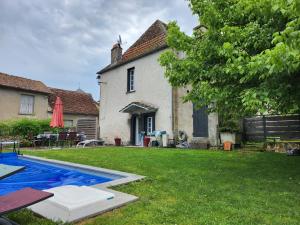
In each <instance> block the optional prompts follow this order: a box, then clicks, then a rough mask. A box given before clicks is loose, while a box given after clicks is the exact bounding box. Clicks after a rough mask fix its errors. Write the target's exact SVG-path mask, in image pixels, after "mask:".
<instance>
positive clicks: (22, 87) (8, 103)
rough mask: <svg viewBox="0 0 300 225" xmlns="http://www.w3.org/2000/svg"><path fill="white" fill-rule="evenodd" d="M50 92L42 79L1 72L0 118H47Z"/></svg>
mask: <svg viewBox="0 0 300 225" xmlns="http://www.w3.org/2000/svg"><path fill="white" fill-rule="evenodd" d="M50 93H51V90H50V89H49V88H48V87H47V86H46V85H45V84H43V83H42V82H41V81H37V80H31V79H26V78H23V77H18V76H12V75H8V74H5V73H0V108H1V110H0V120H9V119H19V118H36V119H47V118H48V111H47V109H48V96H49V95H50Z"/></svg>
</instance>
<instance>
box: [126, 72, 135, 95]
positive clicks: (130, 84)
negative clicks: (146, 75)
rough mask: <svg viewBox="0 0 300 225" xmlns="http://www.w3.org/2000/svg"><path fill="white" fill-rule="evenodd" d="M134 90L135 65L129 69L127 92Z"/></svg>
mask: <svg viewBox="0 0 300 225" xmlns="http://www.w3.org/2000/svg"><path fill="white" fill-rule="evenodd" d="M132 91H134V67H133V68H130V69H128V70H127V92H132Z"/></svg>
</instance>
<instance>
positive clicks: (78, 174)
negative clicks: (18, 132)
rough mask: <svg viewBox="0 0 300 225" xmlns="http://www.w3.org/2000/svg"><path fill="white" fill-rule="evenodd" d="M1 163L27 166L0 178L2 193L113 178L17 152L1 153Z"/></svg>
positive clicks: (92, 182)
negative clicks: (17, 153)
mask: <svg viewBox="0 0 300 225" xmlns="http://www.w3.org/2000/svg"><path fill="white" fill-rule="evenodd" d="M0 164H7V165H13V166H25V169H24V170H22V171H21V172H18V173H16V174H13V175H11V176H9V177H6V178H4V179H2V180H0V195H5V194H8V193H10V192H14V191H17V190H20V189H22V188H26V187H31V188H34V189H37V190H45V189H49V188H53V187H58V186H62V185H77V186H82V185H86V186H91V185H95V184H99V183H104V182H108V181H111V180H113V179H111V178H108V177H103V176H100V175H97V174H92V173H88V172H86V173H85V172H83V171H81V170H76V169H74V168H72V167H68V166H60V165H56V164H51V163H43V162H40V161H34V160H27V159H24V158H22V157H18V156H17V155H16V154H15V153H0Z"/></svg>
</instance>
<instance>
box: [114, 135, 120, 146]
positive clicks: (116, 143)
mask: <svg viewBox="0 0 300 225" xmlns="http://www.w3.org/2000/svg"><path fill="white" fill-rule="evenodd" d="M115 146H121V138H119V137H115Z"/></svg>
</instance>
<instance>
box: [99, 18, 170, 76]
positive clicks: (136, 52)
mask: <svg viewBox="0 0 300 225" xmlns="http://www.w3.org/2000/svg"><path fill="white" fill-rule="evenodd" d="M166 37H167V25H166V24H165V23H163V22H162V21H160V20H156V21H155V22H154V23H153V24H152V25H151V26H150V27H149V28H148V29H147V30H146V31H145V33H144V34H143V35H142V36H141V37H140V38H139V39H138V40H137V41H136V42H135V43H134V44H133V45H132V46H130V47H129V48H128V50H127V51H126V52H125V53H124V54H123V55H122V59H121V60H120V61H119V62H117V63H115V64H110V65H108V66H106V67H105V68H103V69H102V70H100V71H99V72H98V73H97V74H101V73H104V72H106V71H108V70H111V69H113V68H116V67H118V66H121V65H123V64H125V63H128V62H131V61H133V60H135V59H138V58H140V57H143V56H145V55H147V54H150V53H152V52H155V51H157V50H160V49H163V48H166V47H167V43H166Z"/></svg>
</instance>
